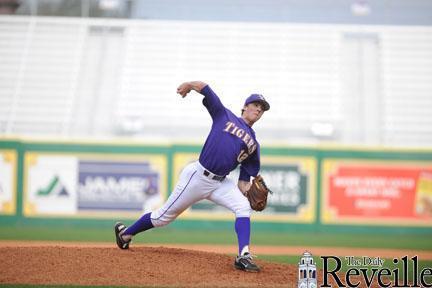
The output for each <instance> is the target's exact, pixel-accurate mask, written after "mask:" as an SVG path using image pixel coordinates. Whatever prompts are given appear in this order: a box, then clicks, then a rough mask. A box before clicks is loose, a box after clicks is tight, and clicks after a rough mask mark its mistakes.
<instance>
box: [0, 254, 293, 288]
mask: <svg viewBox="0 0 432 288" xmlns="http://www.w3.org/2000/svg"><path fill="white" fill-rule="evenodd" d="M0 255H1V261H0V271H1V273H0V283H2V284H5V283H7V284H57V285H112V286H152V287H272V288H275V287H296V285H297V267H296V266H295V265H284V264H276V263H270V262H266V261H263V260H259V259H257V261H256V262H257V264H258V265H260V266H261V269H262V272H260V273H246V272H243V271H238V270H236V269H234V267H233V262H234V258H233V257H232V256H229V255H223V254H217V253H209V252H200V251H191V250H185V249H174V248H164V247H131V248H130V249H129V250H120V249H118V248H116V247H112V248H111V247H109V248H104V247H62V246H51V247H46V246H43V247H0Z"/></svg>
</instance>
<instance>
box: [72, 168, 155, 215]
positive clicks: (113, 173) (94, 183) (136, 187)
mask: <svg viewBox="0 0 432 288" xmlns="http://www.w3.org/2000/svg"><path fill="white" fill-rule="evenodd" d="M78 180H79V185H78V209H80V210H86V209H100V210H113V209H116V210H118V209H120V210H146V209H145V206H146V205H147V204H149V202H152V199H157V200H160V199H159V198H160V197H161V195H160V188H159V174H158V173H157V172H156V171H153V170H152V168H151V167H150V164H149V163H148V162H105V161H80V162H79V177H78Z"/></svg>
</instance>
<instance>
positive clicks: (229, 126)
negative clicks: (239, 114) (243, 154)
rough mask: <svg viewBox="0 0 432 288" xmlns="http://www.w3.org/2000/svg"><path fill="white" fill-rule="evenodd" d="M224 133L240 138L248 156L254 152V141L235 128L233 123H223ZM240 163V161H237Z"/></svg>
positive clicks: (255, 146)
mask: <svg viewBox="0 0 432 288" xmlns="http://www.w3.org/2000/svg"><path fill="white" fill-rule="evenodd" d="M224 131H225V132H228V133H231V134H232V135H235V136H237V137H238V138H240V139H241V140H242V141H243V142H244V143H245V144H246V146H247V148H248V154H249V155H250V154H252V153H253V152H255V150H256V148H257V145H256V143H255V141H254V139H253V138H252V137H251V136H250V135H249V133H247V132H246V131H245V130H243V129H241V128H239V127H237V126H236V125H235V123H233V122H231V121H228V122H226V123H225V129H224ZM239 162H241V161H239Z"/></svg>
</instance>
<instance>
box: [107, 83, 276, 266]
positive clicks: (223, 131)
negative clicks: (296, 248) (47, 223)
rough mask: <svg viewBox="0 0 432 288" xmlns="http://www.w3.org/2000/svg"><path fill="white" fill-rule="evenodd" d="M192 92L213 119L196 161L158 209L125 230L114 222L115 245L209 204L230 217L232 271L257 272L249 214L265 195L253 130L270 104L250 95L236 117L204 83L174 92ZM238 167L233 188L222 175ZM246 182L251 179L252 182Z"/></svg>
mask: <svg viewBox="0 0 432 288" xmlns="http://www.w3.org/2000/svg"><path fill="white" fill-rule="evenodd" d="M191 90H194V91H196V92H198V93H200V94H202V95H203V96H204V99H203V105H204V107H206V109H207V111H208V112H209V114H210V116H211V118H212V120H213V124H212V127H211V130H210V133H209V135H208V137H207V140H206V142H205V144H204V147H203V148H202V150H201V154H200V157H199V160H198V161H196V162H193V163H191V164H189V165H187V166H186V167H185V168H184V169H183V171H182V172H181V174H180V177H179V181H178V183H177V184H176V186H175V188H174V191H173V192H172V193H171V195H170V196H169V198H168V200H167V201H166V203H165V204H164V205H163V206H162V207H161V208H160V209H158V210H156V211H153V212H151V213H147V214H144V215H143V216H142V217H141V218H140V219H138V220H137V221H136V222H135V223H134V224H133V225H131V226H129V227H126V226H125V225H124V224H123V223H116V225H115V227H114V232H115V236H116V241H117V245H118V247H119V248H120V249H128V248H129V244H130V242H131V240H132V237H133V236H134V235H136V234H137V233H140V232H143V231H146V230H148V229H151V228H154V227H161V226H164V225H167V224H169V223H170V222H172V221H173V220H174V219H176V217H177V216H179V215H180V214H181V213H182V212H183V211H185V210H186V209H187V208H189V207H190V206H191V205H193V204H194V203H196V202H198V201H200V200H203V199H208V200H210V201H212V202H214V203H216V204H218V205H221V206H223V207H226V208H228V209H229V210H231V211H232V212H233V213H234V214H235V217H236V220H235V231H236V233H237V239H238V247H239V249H238V256H237V257H236V258H235V261H234V267H235V268H237V269H239V270H243V271H247V272H259V271H260V268H259V267H258V266H257V265H256V264H255V263H254V261H253V259H252V256H251V254H250V252H249V242H250V215H251V212H252V209H254V210H257V211H261V210H263V209H264V208H265V205H266V200H267V192H269V190H268V189H267V187H266V185H265V183H264V181H263V179H262V177H260V176H259V175H258V172H259V170H260V146H259V144H258V141H257V140H256V138H255V132H254V130H253V129H252V126H253V125H254V123H255V122H257V121H258V120H259V119H260V118H261V117H262V115H263V114H264V112H265V111H267V110H269V109H270V105H269V103H268V102H267V101H266V100H265V99H264V97H263V96H262V95H260V94H252V95H250V96H249V97H248V98H247V99H246V101H245V103H244V107H243V109H242V113H241V116H240V117H237V116H236V115H234V113H232V112H231V111H230V110H229V109H227V108H225V106H224V105H223V104H222V102H221V100H220V99H219V97H218V96H217V95H216V93H215V92H213V90H212V89H211V88H210V86H209V85H207V84H206V83H204V82H201V81H192V82H185V83H183V84H181V85H180V86H179V87H178V88H177V93H178V94H180V95H181V96H182V97H185V96H186V95H187V94H188V93H189V92H190V91H191ZM239 164H240V165H241V166H240V176H239V179H238V183H237V185H236V184H235V183H234V182H233V181H232V180H230V179H228V178H226V176H227V175H228V174H229V173H230V172H231V171H233V170H234V169H235V168H236V167H237V166H238V165H239ZM251 177H254V178H256V179H254V180H253V181H252V183H251V182H250V180H251ZM261 195H263V196H261Z"/></svg>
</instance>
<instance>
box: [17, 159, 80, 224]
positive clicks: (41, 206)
mask: <svg viewBox="0 0 432 288" xmlns="http://www.w3.org/2000/svg"><path fill="white" fill-rule="evenodd" d="M25 166H26V170H25V180H24V181H25V184H24V185H25V193H24V209H23V211H24V215H25V216H32V215H37V214H65V215H73V214H76V212H77V206H76V202H77V191H76V183H77V171H78V170H77V169H78V158H77V157H76V156H65V155H36V154H26V155H25Z"/></svg>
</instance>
